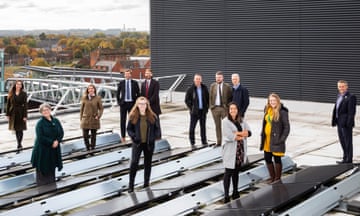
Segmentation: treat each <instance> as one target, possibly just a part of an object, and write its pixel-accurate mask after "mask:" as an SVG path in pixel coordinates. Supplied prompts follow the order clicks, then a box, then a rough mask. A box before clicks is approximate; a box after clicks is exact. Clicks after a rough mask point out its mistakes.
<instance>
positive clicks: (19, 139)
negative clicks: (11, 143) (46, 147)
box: [15, 131, 23, 154]
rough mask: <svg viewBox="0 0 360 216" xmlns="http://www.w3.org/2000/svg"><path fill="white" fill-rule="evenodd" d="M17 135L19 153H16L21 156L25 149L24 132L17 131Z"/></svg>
mask: <svg viewBox="0 0 360 216" xmlns="http://www.w3.org/2000/svg"><path fill="white" fill-rule="evenodd" d="M15 134H16V141H17V151H16V154H19V153H20V152H21V151H22V149H23V147H22V144H21V143H22V138H23V132H22V131H16V132H15Z"/></svg>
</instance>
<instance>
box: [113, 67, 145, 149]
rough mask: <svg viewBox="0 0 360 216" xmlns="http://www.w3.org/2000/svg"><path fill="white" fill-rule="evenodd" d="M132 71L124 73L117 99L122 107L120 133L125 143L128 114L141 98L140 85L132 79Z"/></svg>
mask: <svg viewBox="0 0 360 216" xmlns="http://www.w3.org/2000/svg"><path fill="white" fill-rule="evenodd" d="M131 73H132V71H131V70H130V69H129V70H126V71H125V73H124V77H125V79H124V80H121V81H120V82H119V85H118V89H117V94H116V99H117V102H118V104H119V106H120V131H121V142H123V143H124V142H125V141H126V140H125V130H126V119H127V114H128V113H129V112H130V110H131V108H132V107H133V106H134V103H135V101H136V99H137V98H138V97H139V96H140V90H139V85H138V83H137V82H136V81H135V80H132V79H131Z"/></svg>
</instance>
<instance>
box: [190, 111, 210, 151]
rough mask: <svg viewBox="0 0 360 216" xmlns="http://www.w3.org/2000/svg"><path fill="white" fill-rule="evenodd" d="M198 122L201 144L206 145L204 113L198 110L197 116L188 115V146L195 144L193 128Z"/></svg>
mask: <svg viewBox="0 0 360 216" xmlns="http://www.w3.org/2000/svg"><path fill="white" fill-rule="evenodd" d="M198 121H200V136H201V142H202V144H206V143H207V138H206V113H205V112H204V111H203V110H199V112H198V114H190V128H189V138H190V144H191V145H194V144H195V127H196V124H197V122H198Z"/></svg>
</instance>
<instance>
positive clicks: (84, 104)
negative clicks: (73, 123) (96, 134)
mask: <svg viewBox="0 0 360 216" xmlns="http://www.w3.org/2000/svg"><path fill="white" fill-rule="evenodd" d="M103 110H104V108H103V105H102V102H101V97H100V96H95V97H92V98H91V100H89V99H88V97H87V96H85V97H83V98H82V100H81V107H80V128H82V129H99V128H100V118H101V116H102V114H103ZM96 116H97V117H98V118H97V119H95V117H96Z"/></svg>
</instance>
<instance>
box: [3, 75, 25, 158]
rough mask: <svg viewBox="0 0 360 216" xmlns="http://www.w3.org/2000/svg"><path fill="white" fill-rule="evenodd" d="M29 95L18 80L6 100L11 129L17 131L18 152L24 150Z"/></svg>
mask: <svg viewBox="0 0 360 216" xmlns="http://www.w3.org/2000/svg"><path fill="white" fill-rule="evenodd" d="M27 109H28V103H27V95H26V92H25V91H24V85H23V83H22V81H20V80H17V81H16V82H15V84H14V85H13V86H12V87H11V89H10V90H9V93H8V97H7V102H6V117H7V119H8V120H9V130H12V131H15V134H16V141H17V150H18V151H17V152H18V153H19V152H20V151H21V150H22V147H23V146H22V140H23V134H24V133H23V131H24V130H26V121H27Z"/></svg>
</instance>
